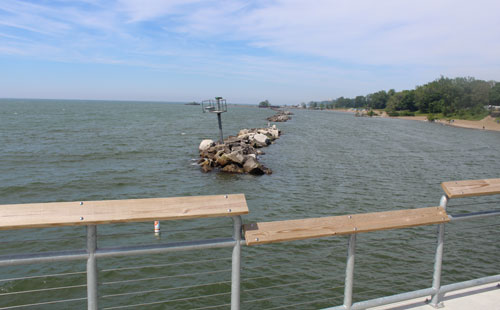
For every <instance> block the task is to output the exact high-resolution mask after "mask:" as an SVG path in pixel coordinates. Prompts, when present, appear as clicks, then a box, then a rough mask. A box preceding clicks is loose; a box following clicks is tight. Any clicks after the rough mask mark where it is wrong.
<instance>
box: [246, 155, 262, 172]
mask: <svg viewBox="0 0 500 310" xmlns="http://www.w3.org/2000/svg"><path fill="white" fill-rule="evenodd" d="M243 170H244V171H245V172H246V173H250V174H256V175H262V174H264V169H263V167H262V165H261V164H260V163H259V162H258V161H257V159H255V158H253V157H251V156H248V157H247V160H246V161H245V164H244V165H243Z"/></svg>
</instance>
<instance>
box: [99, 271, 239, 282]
mask: <svg viewBox="0 0 500 310" xmlns="http://www.w3.org/2000/svg"><path fill="white" fill-rule="evenodd" d="M228 271H231V269H220V270H215V271H205V272H196V273H186V274H180V275H170V276H161V277H152V278H142V279H131V280H121V281H110V282H102V283H100V284H101V285H112V284H120V283H131V282H141V281H148V280H160V279H169V278H180V277H190V276H197V275H201V274H214V273H221V272H228Z"/></svg>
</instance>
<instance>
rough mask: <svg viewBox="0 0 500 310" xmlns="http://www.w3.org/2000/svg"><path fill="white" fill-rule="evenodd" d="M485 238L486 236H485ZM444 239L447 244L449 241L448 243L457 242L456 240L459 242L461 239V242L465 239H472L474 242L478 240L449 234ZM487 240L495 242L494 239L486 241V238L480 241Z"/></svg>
mask: <svg viewBox="0 0 500 310" xmlns="http://www.w3.org/2000/svg"><path fill="white" fill-rule="evenodd" d="M483 233H484V232H483ZM470 235H471V234H469V236H470ZM483 238H484V237H483ZM444 240H445V241H444V242H445V244H447V243H448V244H449V243H456V242H458V241H460V242H461V241H464V240H468V241H471V242H472V241H474V242H476V240H471V238H470V237H454V236H447V237H446V238H445V239H444ZM495 241H496V240H495ZM485 242H493V240H492V241H484V240H481V241H480V243H481V244H483V243H485Z"/></svg>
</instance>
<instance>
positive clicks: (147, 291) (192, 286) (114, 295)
mask: <svg viewBox="0 0 500 310" xmlns="http://www.w3.org/2000/svg"><path fill="white" fill-rule="evenodd" d="M229 283H231V281H221V282H213V283H205V284H197V285H187V286H177V287H169V288H159V289H154V290H146V291H138V292H128V293H119V294H110V295H104V296H101V298H109V297H118V296H126V295H138V294H147V293H156V292H164V291H173V290H180V289H187V288H195V287H203V286H212V285H220V284H229Z"/></svg>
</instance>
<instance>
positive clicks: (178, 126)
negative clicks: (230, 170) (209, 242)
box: [0, 99, 500, 309]
mask: <svg viewBox="0 0 500 310" xmlns="http://www.w3.org/2000/svg"><path fill="white" fill-rule="evenodd" d="M293 112H294V113H295V115H293V116H292V120H291V121H289V122H287V123H278V124H277V125H278V128H279V129H280V130H282V136H281V138H280V139H278V140H277V141H276V143H275V144H273V145H271V146H270V147H268V148H266V149H264V151H265V152H266V154H265V155H263V156H261V162H262V163H263V164H264V165H266V166H267V167H269V168H271V169H272V170H273V174H272V175H264V176H251V175H228V174H220V173H215V172H212V173H208V174H203V173H201V172H200V170H199V168H198V167H197V166H196V165H194V163H195V161H196V159H197V158H198V145H199V143H200V141H201V140H202V139H205V138H212V139H214V140H216V139H217V137H218V129H217V120H216V117H215V115H211V114H203V113H201V108H200V107H199V106H186V105H182V104H166V103H154V102H105V101H62V100H61V101H57V100H7V99H3V100H0V204H14V203H29V202H52V201H82V200H83V201H84V200H107V199H129V198H151V197H173V196H193V195H212V194H231V193H244V194H245V195H246V199H247V202H248V206H249V209H250V214H249V215H248V216H244V217H243V220H244V222H245V223H249V222H255V221H273V220H284V219H298V218H309V217H320V216H331V215H343V214H351V213H362V212H375V211H387V210H397V209H410V208H421V207H428V206H436V205H438V204H439V199H440V196H441V195H442V194H443V192H442V190H441V187H440V183H441V182H444V181H451V180H463V179H482V178H498V177H500V175H499V171H500V163H499V154H500V132H488V131H479V130H469V129H460V128H452V127H447V126H442V125H438V124H432V123H425V122H417V121H406V120H396V119H384V118H357V117H354V116H353V115H352V114H348V113H341V112H331V111H302V110H293ZM272 114H273V112H272V111H270V110H267V109H258V108H256V107H250V106H234V107H233V106H231V107H229V111H228V112H227V113H225V114H223V115H222V120H223V128H224V134H225V136H227V135H234V134H236V133H237V132H238V131H239V130H240V129H241V128H255V127H265V126H266V125H267V121H266V120H265V118H266V117H268V116H270V115H272ZM499 201H500V199H499V198H498V197H495V196H492V197H483V198H475V199H470V198H468V199H460V200H458V199H457V200H451V202H450V207H449V212H450V213H452V214H459V213H464V212H467V211H481V210H490V209H495V208H498V205H499ZM497 223H498V219H495V218H490V219H482V220H474V221H468V222H462V223H452V224H449V225H447V234H446V243H445V257H444V271H443V282H444V283H445V284H446V283H451V282H454V281H462V280H467V279H472V278H475V277H480V276H486V275H493V274H498V265H499V263H500V255H499V254H500V245H499V242H498V226H497V225H498V224H497ZM231 233H232V223H231V220H230V219H207V220H189V221H173V222H162V235H161V239H158V238H156V237H155V236H154V234H153V223H137V224H119V225H101V226H98V234H99V246H100V247H107V246H117V245H134V244H149V243H157V242H170V241H183V240H184V241H186V240H193V239H206V238H213V237H229V236H231ZM0 240H1V241H0V253H1V254H0V255H8V254H13V253H31V252H40V251H51V250H67V249H82V248H84V247H85V228H84V227H77V228H50V229H30V230H19V231H2V232H0ZM435 243H436V227H435V226H430V227H422V228H414V229H403V230H394V231H387V232H378V233H371V234H360V235H359V236H358V244H357V256H356V267H355V268H356V269H355V282H354V283H355V290H354V299H355V300H365V299H368V298H375V297H379V296H384V295H387V294H395V293H399V292H404V291H409V290H414V289H420V288H426V287H430V285H431V283H432V269H433V255H434V250H435ZM346 252H347V238H346V237H332V238H324V239H317V240H308V241H297V242H289V243H283V244H273V245H264V246H256V247H243V248H242V266H243V270H242V309H318V308H321V307H327V306H332V305H338V304H341V303H342V293H343V281H344V269H345V259H346ZM230 257H231V249H214V250H207V251H196V252H182V253H172V254H163V255H150V256H137V257H125V258H111V259H103V260H99V261H98V266H99V270H100V272H99V296H100V297H99V306H100V308H102V309H122V308H123V309H228V306H227V303H228V302H229V300H230V294H229V291H230V282H229V281H230V279H231V277H230V269H231V265H230ZM84 270H85V262H69V263H68V262H65V263H57V264H41V265H27V266H20V267H1V268H0V309H25V308H26V309H85V308H86V304H85V301H84V300H80V298H84V297H85V296H86V288H85V280H86V277H85V274H84ZM17 278H19V279H17ZM14 292H21V293H17V294H12V293H14ZM58 300H69V301H66V302H60V303H52V301H58ZM42 303H47V304H42ZM23 304H34V305H33V306H31V307H24V308H18V307H15V306H16V305H23ZM134 305H135V306H134Z"/></svg>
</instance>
